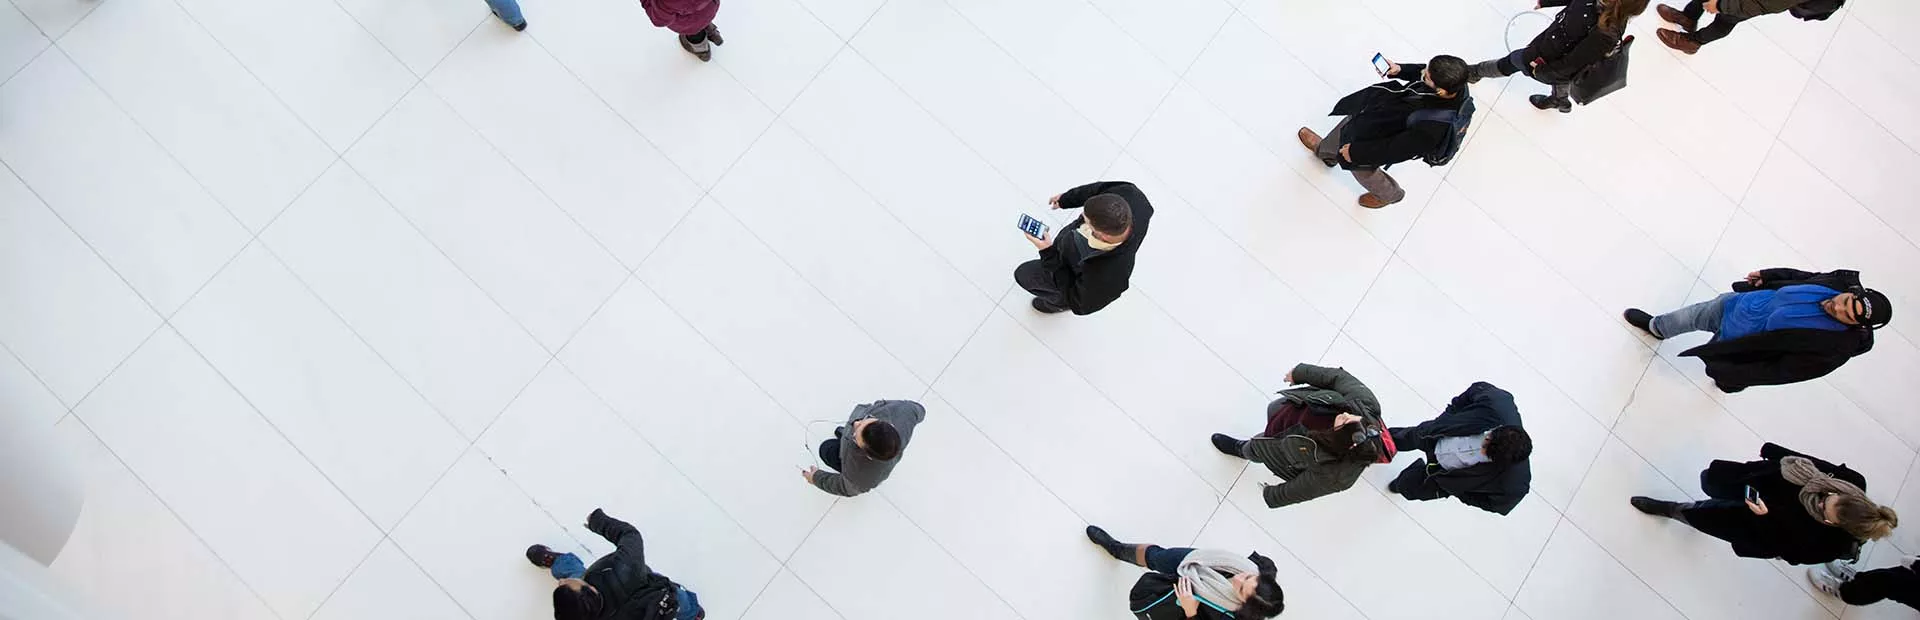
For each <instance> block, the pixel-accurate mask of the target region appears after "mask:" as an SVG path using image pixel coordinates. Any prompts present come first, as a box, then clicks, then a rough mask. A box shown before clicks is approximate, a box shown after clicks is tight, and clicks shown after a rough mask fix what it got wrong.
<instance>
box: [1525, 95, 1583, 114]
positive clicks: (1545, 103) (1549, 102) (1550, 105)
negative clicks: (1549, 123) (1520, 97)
mask: <svg viewBox="0 0 1920 620" xmlns="http://www.w3.org/2000/svg"><path fill="white" fill-rule="evenodd" d="M1527 103H1531V104H1533V107H1535V108H1539V109H1542V110H1559V111H1560V113H1561V114H1566V113H1568V112H1572V111H1573V101H1572V100H1569V99H1555V98H1553V97H1551V96H1548V95H1533V96H1530V97H1527Z"/></svg>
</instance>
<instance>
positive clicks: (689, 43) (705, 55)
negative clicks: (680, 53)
mask: <svg viewBox="0 0 1920 620" xmlns="http://www.w3.org/2000/svg"><path fill="white" fill-rule="evenodd" d="M700 34H701V35H702V36H703V38H701V39H700V42H699V43H694V42H693V38H692V37H691V35H684V34H683V35H680V49H683V50H687V53H688V54H693V56H694V57H695V58H699V59H700V62H708V61H711V60H713V46H715V45H726V44H727V40H726V38H724V37H721V36H720V28H718V27H716V26H714V25H713V24H707V28H706V29H705V30H701V31H700Z"/></svg>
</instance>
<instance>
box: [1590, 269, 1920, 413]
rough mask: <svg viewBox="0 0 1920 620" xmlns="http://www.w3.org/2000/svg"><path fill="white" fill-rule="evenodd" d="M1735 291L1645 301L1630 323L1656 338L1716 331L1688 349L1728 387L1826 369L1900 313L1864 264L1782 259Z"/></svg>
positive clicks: (1867, 345)
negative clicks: (1868, 283) (1820, 267)
mask: <svg viewBox="0 0 1920 620" xmlns="http://www.w3.org/2000/svg"><path fill="white" fill-rule="evenodd" d="M1732 288H1733V292H1730V293H1722V294H1721V295H1720V296H1719V297H1715V298H1713V299H1710V300H1707V301H1704V302H1700V303H1697V304H1693V305H1691V306H1687V307H1685V308H1681V309H1679V310H1674V311H1672V312H1668V313H1666V314H1662V315H1660V316H1653V315H1651V314H1648V313H1647V312H1646V311H1644V310H1641V309H1639V308H1628V309H1627V311H1626V312H1625V313H1624V314H1623V317H1624V318H1625V319H1626V321H1627V323H1628V324H1630V325H1633V326H1634V327H1637V328H1639V329H1640V330H1641V331H1644V332H1646V333H1647V334H1648V335H1651V336H1653V337H1654V338H1660V339H1663V340H1664V339H1667V338H1672V337H1674V336H1678V335H1680V334H1684V333H1687V332H1694V331H1705V332H1713V339H1712V340H1710V341H1708V342H1707V343H1706V344H1703V345H1700V346H1697V347H1694V348H1691V349H1687V350H1686V351H1684V352H1682V353H1680V355H1681V356H1682V357H1698V358H1700V361H1702V362H1705V363H1706V366H1707V376H1709V377H1713V384H1714V385H1715V386H1717V387H1719V388H1720V391H1722V392H1728V393H1732V392H1738V391H1741V390H1744V389H1747V388H1749V387H1752V386H1756V385H1785V384H1788V383H1798V382H1801V381H1806V380H1809V379H1817V378H1820V377H1824V376H1826V375H1827V373H1830V372H1833V371H1834V370H1836V369H1838V368H1840V366H1842V365H1844V364H1846V363H1847V360H1850V359H1853V358H1854V357H1856V356H1859V355H1861V354H1863V353H1866V352H1867V351H1870V350H1872V349H1873V330H1875V329H1879V328H1881V327H1885V326H1886V325H1887V322H1888V321H1891V320H1892V319H1893V302H1891V301H1889V300H1888V299H1887V296H1886V295H1883V294H1881V293H1880V292H1879V291H1876V290H1873V289H1870V288H1865V287H1862V286H1860V272H1858V271H1848V270H1844V269H1843V270H1839V271H1830V272H1827V273H1813V272H1810V271H1801V270H1798V269H1788V268H1784V267H1778V268H1773V269H1762V270H1759V271H1755V272H1752V273H1749V274H1747V279H1746V280H1743V281H1740V282H1735V283H1733V287H1732Z"/></svg>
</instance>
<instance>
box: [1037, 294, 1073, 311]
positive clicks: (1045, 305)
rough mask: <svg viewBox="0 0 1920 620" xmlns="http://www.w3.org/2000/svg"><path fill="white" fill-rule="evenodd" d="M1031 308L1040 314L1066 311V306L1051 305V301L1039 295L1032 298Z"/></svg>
mask: <svg viewBox="0 0 1920 620" xmlns="http://www.w3.org/2000/svg"><path fill="white" fill-rule="evenodd" d="M1033 309H1034V311H1035V312H1039V313H1041V314H1060V313H1062V312H1066V311H1067V309H1066V308H1062V307H1060V306H1056V305H1053V304H1052V303H1051V302H1048V301H1047V300H1044V299H1041V298H1039V297H1035V298H1033Z"/></svg>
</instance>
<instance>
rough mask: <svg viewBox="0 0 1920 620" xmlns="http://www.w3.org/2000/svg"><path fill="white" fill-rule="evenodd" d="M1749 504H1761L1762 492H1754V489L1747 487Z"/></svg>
mask: <svg viewBox="0 0 1920 620" xmlns="http://www.w3.org/2000/svg"><path fill="white" fill-rule="evenodd" d="M1747 503H1749V504H1758V503H1760V492H1759V491H1757V490H1754V488H1753V487H1747Z"/></svg>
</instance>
